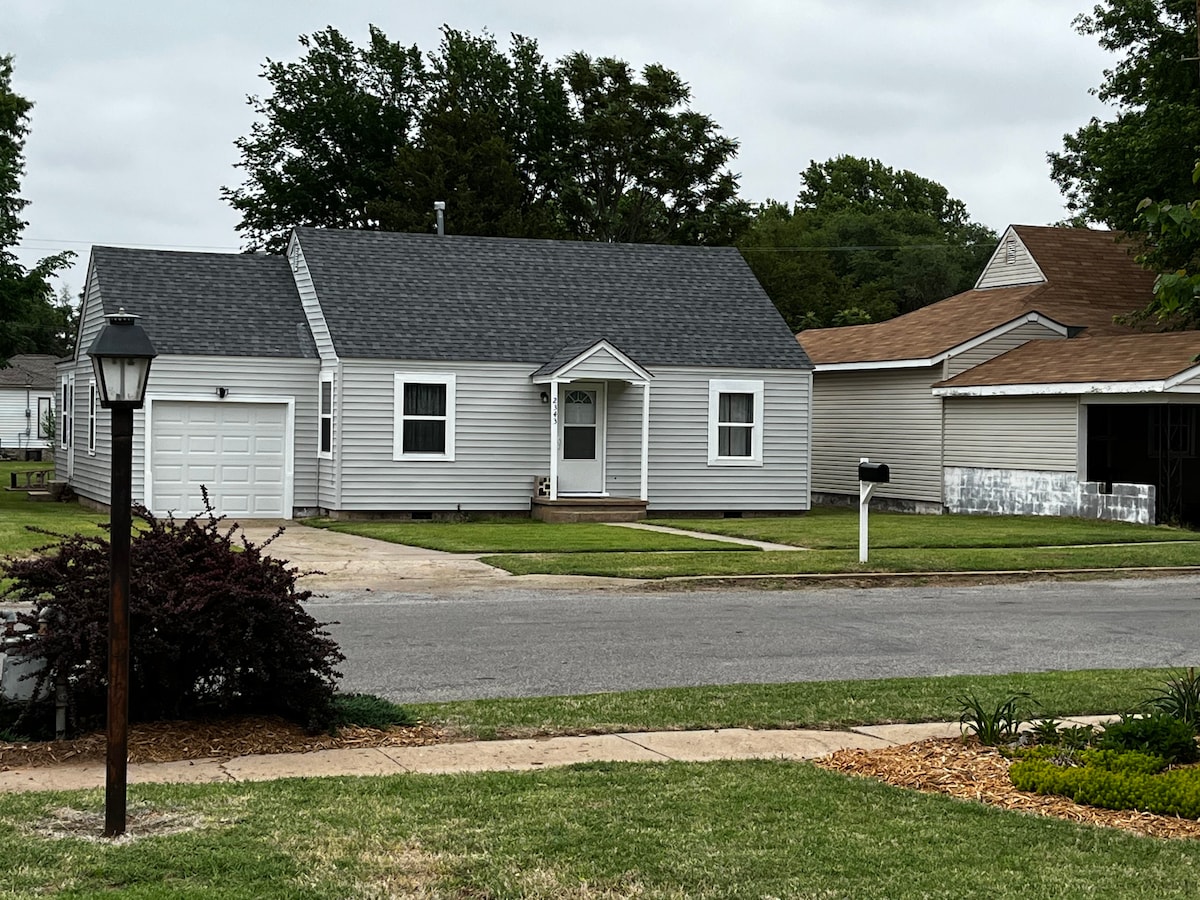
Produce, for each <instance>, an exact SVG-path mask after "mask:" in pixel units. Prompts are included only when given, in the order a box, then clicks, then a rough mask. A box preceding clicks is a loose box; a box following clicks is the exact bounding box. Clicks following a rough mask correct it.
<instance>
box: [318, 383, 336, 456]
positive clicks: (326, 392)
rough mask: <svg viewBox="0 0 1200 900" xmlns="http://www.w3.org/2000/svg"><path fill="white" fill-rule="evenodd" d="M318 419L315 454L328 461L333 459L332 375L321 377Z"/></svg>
mask: <svg viewBox="0 0 1200 900" xmlns="http://www.w3.org/2000/svg"><path fill="white" fill-rule="evenodd" d="M318 405H319V419H320V429H321V433H320V437H319V443H318V444H317V453H318V455H320V456H323V457H325V458H326V459H330V458H332V457H333V373H332V372H325V373H322V375H321V387H320V397H319V399H318Z"/></svg>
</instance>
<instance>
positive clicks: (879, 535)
mask: <svg viewBox="0 0 1200 900" xmlns="http://www.w3.org/2000/svg"><path fill="white" fill-rule="evenodd" d="M651 521H652V522H653V523H654V524H658V525H669V526H671V527H673V528H684V529H687V530H690V531H705V532H709V533H711V534H724V535H732V536H734V537H743V538H752V539H754V540H759V541H771V542H773V543H776V544H792V545H794V546H797V547H810V548H813V549H822V550H837V549H849V548H857V547H858V510H857V508H855V509H842V508H831V507H817V508H815V509H813V510H811V511H810V512H808V513H807V514H805V515H803V516H782V517H771V518H761V519H759V518H750V519H653V520H651ZM869 523H870V529H871V535H870V545H871V547H872V548H885V547H911V548H951V547H1049V546H1062V545H1070V544H1109V543H1113V544H1117V543H1121V544H1124V543H1132V542H1139V541H1200V531H1189V530H1187V529H1183V528H1171V527H1169V526H1166V525H1131V524H1128V523H1125V522H1105V521H1098V520H1095V519H1070V518H1062V517H1059V516H959V515H943V516H919V515H913V514H907V513H887V512H872V513H871V514H870V518H869Z"/></svg>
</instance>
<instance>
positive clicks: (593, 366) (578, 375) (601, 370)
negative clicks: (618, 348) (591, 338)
mask: <svg viewBox="0 0 1200 900" xmlns="http://www.w3.org/2000/svg"><path fill="white" fill-rule="evenodd" d="M566 374H567V376H568V377H570V378H571V379H572V380H575V381H583V380H585V379H592V380H595V381H604V380H605V379H609V378H632V377H634V376H633V373H631V372H630V371H629V366H627V365H625V363H623V362H621V360H619V359H617V358H616V357H615V356H613V355H612V354H611V353H609V352H608V351H607V350H604V349H600V350H597V351H596V352H595V353H593V354H592V355H591V356H589V357H588V358H587V359H585V360H584V361H583V362H581V363H580V364H579V365H577V366H573V367H572V368H571V370H570V372H568V373H566Z"/></svg>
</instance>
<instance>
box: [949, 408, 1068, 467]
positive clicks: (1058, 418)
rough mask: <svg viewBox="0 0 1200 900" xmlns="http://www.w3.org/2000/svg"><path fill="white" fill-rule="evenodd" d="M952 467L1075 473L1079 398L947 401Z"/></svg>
mask: <svg viewBox="0 0 1200 900" xmlns="http://www.w3.org/2000/svg"><path fill="white" fill-rule="evenodd" d="M944 403H945V411H946V466H947V467H951V466H960V467H971V468H988V469H1021V470H1037V471H1048V472H1074V471H1075V470H1076V467H1077V460H1078V441H1079V425H1078V422H1079V401H1078V399H1077V398H1075V397H947V398H946V399H945V401H944Z"/></svg>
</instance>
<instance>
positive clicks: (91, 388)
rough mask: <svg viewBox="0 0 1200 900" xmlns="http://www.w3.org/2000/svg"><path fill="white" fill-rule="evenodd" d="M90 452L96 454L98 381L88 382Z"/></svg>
mask: <svg viewBox="0 0 1200 900" xmlns="http://www.w3.org/2000/svg"><path fill="white" fill-rule="evenodd" d="M88 453H89V454H91V455H92V456H95V455H96V382H94V381H92V382H89V383H88Z"/></svg>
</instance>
